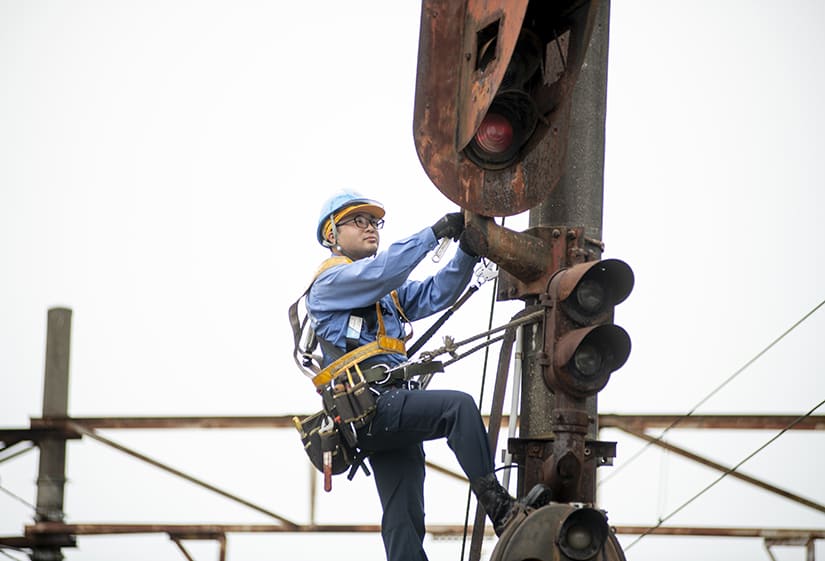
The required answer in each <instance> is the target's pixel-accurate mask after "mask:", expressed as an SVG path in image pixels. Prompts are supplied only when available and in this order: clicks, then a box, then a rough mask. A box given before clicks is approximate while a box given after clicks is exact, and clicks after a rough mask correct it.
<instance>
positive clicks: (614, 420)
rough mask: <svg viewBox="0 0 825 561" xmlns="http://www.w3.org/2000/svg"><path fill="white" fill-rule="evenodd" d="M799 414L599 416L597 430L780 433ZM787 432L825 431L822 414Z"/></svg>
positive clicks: (805, 420)
mask: <svg viewBox="0 0 825 561" xmlns="http://www.w3.org/2000/svg"><path fill="white" fill-rule="evenodd" d="M797 419H799V415H688V416H686V415H653V414H651V415H616V414H601V415H599V427H601V428H623V427H627V428H629V429H634V430H643V429H653V428H678V429H726V430H782V429H785V428H787V427H789V426H790V425H791V424H792V423H794V422H795V421H796V420H797ZM789 430H825V415H809V416H807V417H805V418H804V419H802V420H800V421H799V422H798V423H796V424H795V425H794V426H792V427H790V429H789Z"/></svg>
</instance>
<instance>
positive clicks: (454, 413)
mask: <svg viewBox="0 0 825 561" xmlns="http://www.w3.org/2000/svg"><path fill="white" fill-rule="evenodd" d="M383 224H384V208H383V206H382V205H381V204H380V203H378V202H377V201H374V200H372V199H367V198H365V197H363V196H361V195H360V194H358V193H355V192H343V193H339V194H336V195H334V196H333V197H331V198H330V199H329V200H327V201H326V202H325V203H324V205H323V207H322V210H321V215H320V217H319V219H318V227H317V238H318V242H319V243H321V244H322V245H324V246H325V247H328V248H330V251H331V253H332V255H333V257H335V258H336V259H333V260H328V261H327V262H326V263H325V265H323V266H322V267H321V270H320V273H319V274H318V276H317V277H316V279H315V281H314V282H313V284H312V287H311V288H310V290H309V293H308V295H307V300H306V307H307V311H308V313H309V316H310V320H311V322H312V326H313V329H314V331H315V334H316V336H317V337H318V339H319V341H320V343H321V347H322V350H323V351H324V360H323V365H324V366H327V365H329V364H330V363H332V362H333V361H334V360H336V359H338V358H340V357H341V356H343V355H344V354H345V353H347V352H350V351H352V350H354V349H357V348H362V347H364V346H365V345H369V344H371V343H372V344H374V342H375V341H376V338H377V337H378V334H379V333H381V332H382V331H383V333H384V334H385V335H386V337H389V338H393V339H394V340H398V341H402V340H404V339H405V335H406V332H405V323H406V322H411V321H415V320H417V319H421V318H424V317H427V316H430V315H432V314H434V313H437V312H439V311H441V310H444V309H446V308H447V307H449V306H451V305H452V304H453V303H454V302H455V301H456V300H457V299H458V297H459V296H460V295H461V293H462V291H463V290H464V288H465V287H466V286H467V284H468V283H469V281H470V279H471V277H472V273H473V268H474V266H475V264H476V263H477V262H478V256H477V255H476V254H475V253H474V252H473V251H472V249H471V248H470V247H468V243H467V242H466V240H464V238H463V237H462V235H461V234H462V232H463V231H464V217H463V215H462V214H461V213H451V214H447V215H445V216H444V217H443V218H441V219H439V220H438V221H437V222H436V223H435V224H433V225H432V226H431V227H427V228H424V229H423V230H421V231H420V232H417V233H415V234H413V235H412V236H409V237H407V238H404V239H402V240H400V241H397V242H395V243H393V244H391V245H390V246H389V247H387V249H386V250H385V251H382V252H380V253H379V251H378V247H379V241H380V234H379V231H380V230H381V228H382V226H383ZM441 238H452V239H454V240H459V248H458V250H457V251H456V253H455V255H454V257H453V258H452V259H451V260H450V261H449V262H447V264H446V265H445V266H444V267H443V268H442V269H441V270H439V271H438V272H437V273H436V274H435V275H433V276H431V277H429V278H427V279H425V280H423V281H413V280H409V279H408V277H409V275H410V273H412V271H413V269H415V267H416V266H417V265H418V264H419V263H420V262H421V261H422V260H423V259H424V257H425V256H426V255H427V254H428V253H429V252H430V251H431V250H433V249H435V247H436V246H437V245H438V240H439V239H441ZM393 292H395V294H393ZM376 303H377V306H376ZM400 351H401V352H398V350H397V349H396V350H393V349H391V348H387V349H384V350H380V351H378V352H377V354H374V355H373V356H371V357H370V358H368V359H367V360H364V361H363V362H361V363H360V365H359V366H360V368H361V369H366V368H372V369H375V367H376V365H386V367H394V366H398V365H400V364H402V363H404V362H405V361H406V360H407V357H406V355H405V354H403V349H400ZM382 382H383V383H382ZM371 390H372V391H373V392H374V393H375V394H377V403H376V412H375V414H374V416H373V417H372V419H371V421H370V422H369V423H368V424H366V425H365V426H364V427H362V428H360V429H358V433H357V434H358V446H359V447H360V448H361V450H363V451H365V452H367V453H368V454H369V462H370V465H371V467H372V471H373V473H374V476H375V484H376V487H377V489H378V495H379V498H380V500H381V506H382V508H383V517H382V520H381V535H382V538H383V540H384V548H385V550H386V553H387V559H388V561H407V560H411V561H412V560H415V561H422V560H426V559H427V556H426V554H425V553H424V549H423V546H422V544H423V540H424V534H425V529H424V471H425V470H424V468H425V464H424V451H423V446H422V443H423V442H424V441H426V440H433V439H437V438H446V439H447V444H448V445H449V446H450V448H451V449H452V450H453V452H454V453H455V455H456V458H457V460H458V462H459V464H460V465H461V468H462V470H463V471H464V473H465V474H466V475H467V478H468V480H469V481H470V485H471V488H472V489H473V491H474V493H475V494H476V497H477V498H478V501H479V503H480V504H481V505H482V506H483V508H484V509H485V511H486V513H487V514H488V516H489V517H490V520H491V521H492V522H493V527H494V529H495V531H496V534H498V535H501V532H502V531H503V530H504V528H505V526H506V525H507V522H508V521H509V520H511V519H513V517H514V515H515V514H516V513H517V512H518V511H519V509H523V508H524V506H531V507H539V506H543V505H544V504H546V503H547V502H549V500H550V496H549V489H548V488H547V487H545V486H543V485H538V486H536V487H535V488H534V489H533V490H531V492H530V493H528V495H527V497H526V498H525V499H523V500H522V501H521V503H518V502H517V501H515V499H513V498H512V497H511V496H510V494H509V493H508V492H507V490H506V489H504V488H503V487H502V486H501V485H500V484H499V483H498V480H497V479H496V476H495V473H494V472H493V470H494V465H493V459H492V453H491V451H490V447H489V441H488V438H487V433H486V430H485V427H484V424H483V421H482V419H481V415H480V413H479V411H478V408H477V406H476V404H475V402H474V401H473V398H472V397H471V396H469V395H468V394H466V393H463V392H459V391H453V390H426V391H423V390H419V389H412V388H411V386H410V384H408V383H404V382H403V381H401V380H396V381H394V380H386V381H384V380H379V381H373V382H372V383H371Z"/></svg>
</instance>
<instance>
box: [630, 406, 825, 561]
mask: <svg viewBox="0 0 825 561" xmlns="http://www.w3.org/2000/svg"><path fill="white" fill-rule="evenodd" d="M823 405H825V399H823V400H822V401H820V402H819V403H817V404H816V405H814V406H813V407H812V408H811V409H810V410H809V411H808V412H807V413H805V414H803V415H800V416H799V417H797V418H796V419H794V420H793V421H791V422H790V423H789V424H788V425H787V426H785V427H784V428H783V429H782V430H780V431H779V432H778V433H776V434H775V435H774V436H773V437H771V438H770V439H768V441H767V442H765V443H764V444H762V445H761V446H759V447H758V448H757V449H756V450H754V451H753V452H751V453H750V454H748V455H747V456H745V457H744V458H743V459H742V460H740V461H739V463H737V464H736V465H735V466H733V467H731V468H730V469H728V470H726V471H725V472H724V473H723V474H722V475H720V476H719V477H717V478H716V479H714V480H713V481H712V482H711V483H710V484H708V485H707V486H705V487H704V488H703V489H702V490H701V491H699V492H698V493H696V494H695V495H693V496H692V497H691V498H689V499H688V500H686V501H685V502H683V503H682V504H681V505H679V506H678V507H676V508H675V509H674V510H672V511H671V512H670V514H668V515H667V516H665V517H664V518H660V519H659V521H658V522H657V523H656V525H655V526H651V527H650V528H648V529H647V530H645V531H644V532H643V533H642V534H641V535H639V536H638V537H637V538H636V539H635V540H633V541H632V542H631V543H630V545H628V546H627V547H626V548H625V551H627V550H629V549H630V548H631V547H633V546H634V545H636V544H637V543H639V541H640V540H641V539H642V538H644V537H645V536H647V535H650V534H651V533H652V532H653V531H654V530H656V529H657V528H659V527H660V526H661V525H662V524H664V523H665V522H667V521H668V520H669V519H671V518H673V516H675V515H676V514H677V513H679V512H681V511H682V510H683V509H684V508H685V507H687V506H688V505H689V504H691V503H692V502H693V501H695V500H696V499H698V498H699V497H701V496H702V495H704V494H705V493H706V492H707V491H709V490H710V489H712V488H713V487H714V486H716V484H717V483H719V482H720V481H722V479H724V478H725V477H727V476H728V475H730V474H731V473H733V472H735V471H736V470H738V469H739V468H740V467H741V466H742V464H744V463H745V462H747V461H748V460H750V459H751V458H753V457H754V456H756V455H757V454H758V453H759V452H761V451H762V450H764V449H765V448H767V447H768V446H769V445H771V444H772V443H773V442H774V441H776V440H777V439H778V438H779V437H780V436H782V435H783V434H785V433H786V432H787V431H789V430H791V429H792V428H793V427H794V426H796V425H797V424H799V423H800V422H801V421H802V420H804V419H806V418H808V417H810V416H811V415H812V414H813V413H814V411H816V410H817V409H819V408H820V407H822V406H823Z"/></svg>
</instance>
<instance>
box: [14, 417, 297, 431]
mask: <svg viewBox="0 0 825 561" xmlns="http://www.w3.org/2000/svg"><path fill="white" fill-rule="evenodd" d="M293 416H294V415H275V416H247V417H229V416H223V417H212V416H199V417H64V418H54V417H52V418H49V419H31V426H32V428H33V429H46V428H61V429H62V428H63V427H65V426H66V423H67V422H68V421H71V422H72V423H75V424H78V425H80V426H82V427H84V428H87V429H90V430H96V429H272V428H292V429H293V430H294V428H295V423H293V422H292V417H293ZM299 416H300V415H299ZM304 416H305V415H304ZM0 434H2V432H0ZM77 436H80V435H77Z"/></svg>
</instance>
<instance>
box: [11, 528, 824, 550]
mask: <svg viewBox="0 0 825 561" xmlns="http://www.w3.org/2000/svg"><path fill="white" fill-rule="evenodd" d="M612 528H613V529H614V530H615V532H616V533H617V534H626V535H641V534H645V533H647V534H652V535H666V536H697V537H698V536H705V537H714V536H716V537H738V538H769V539H776V540H794V539H818V540H821V539H825V529H822V528H740V527H702V526H659V527H657V528H655V529H651V527H650V526H644V525H628V524H619V525H616V526H612ZM380 531H381V526H380V525H378V524H301V525H298V526H296V527H294V528H289V527H286V526H281V525H278V524H83V523H79V524H63V523H60V522H40V523H37V524H31V525H28V526H26V527H25V537H11V536H10V537H0V544H8V545H14V546H15V547H26V545H24V544H25V543H26V541H28V540H31V539H32V538H34V537H36V536H44V535H49V534H73V535H77V536H100V535H123V534H169V535H170V536H171V535H174V536H176V537H180V536H186V537H187V538H188V539H195V538H196V537H197V536H200V537H203V539H213V537H214V536H217V535H221V534H250V533H251V534H284V533H313V532H318V533H379V532H380ZM427 533H428V534H430V535H432V536H438V537H454V536H462V535H463V534H464V525H463V524H461V525H459V524H428V525H427ZM485 534H486V535H487V536H492V535H493V532H492V529H488V530H487V531H486V532H485ZM181 539H185V538H181Z"/></svg>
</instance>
